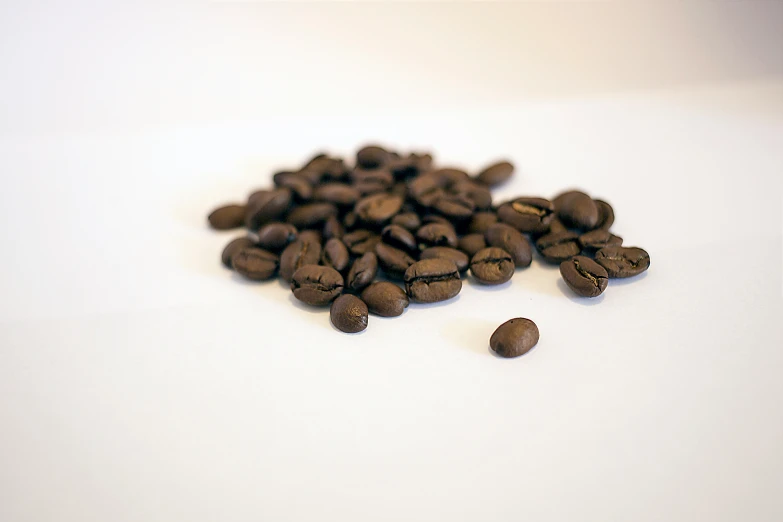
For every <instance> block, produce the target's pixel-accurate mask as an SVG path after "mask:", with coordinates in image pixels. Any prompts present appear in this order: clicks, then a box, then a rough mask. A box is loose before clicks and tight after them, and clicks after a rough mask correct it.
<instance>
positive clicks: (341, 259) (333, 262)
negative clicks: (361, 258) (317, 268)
mask: <svg viewBox="0 0 783 522" xmlns="http://www.w3.org/2000/svg"><path fill="white" fill-rule="evenodd" d="M350 261H351V256H350V255H349V254H348V248H347V247H346V246H345V243H343V242H342V241H340V240H339V239H337V238H336V237H333V238H332V239H330V240H329V241H327V242H326V244H325V245H324V248H323V253H322V254H321V264H323V265H324V266H330V267H332V268H334V269H335V270H337V271H338V272H344V271H345V269H346V268H348V263H349V262H350Z"/></svg>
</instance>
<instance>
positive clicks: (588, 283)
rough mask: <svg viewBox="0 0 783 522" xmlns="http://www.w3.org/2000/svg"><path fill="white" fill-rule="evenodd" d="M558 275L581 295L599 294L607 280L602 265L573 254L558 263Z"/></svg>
mask: <svg viewBox="0 0 783 522" xmlns="http://www.w3.org/2000/svg"><path fill="white" fill-rule="evenodd" d="M560 275H562V276H563V280H564V281H565V282H566V284H567V285H568V287H569V288H570V289H571V290H573V291H574V292H576V293H577V294H579V295H581V296H582V297H597V296H599V295H601V294H602V293H603V291H604V290H606V285H607V283H608V282H609V274H607V273H606V270H605V269H604V267H602V266H601V265H599V264H598V263H596V262H595V261H593V260H592V259H590V258H589V257H585V256H574V257H572V258H571V259H569V260H568V261H563V262H562V263H560Z"/></svg>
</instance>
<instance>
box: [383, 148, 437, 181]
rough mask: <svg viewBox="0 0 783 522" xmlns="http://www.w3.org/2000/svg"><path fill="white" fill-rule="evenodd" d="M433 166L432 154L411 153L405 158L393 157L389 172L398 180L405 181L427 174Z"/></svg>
mask: <svg viewBox="0 0 783 522" xmlns="http://www.w3.org/2000/svg"><path fill="white" fill-rule="evenodd" d="M431 166H432V156H431V155H430V154H416V153H411V154H408V155H407V156H405V157H396V158H395V157H392V158H391V160H390V161H389V170H390V171H391V173H392V174H393V175H394V177H395V178H396V179H400V180H404V179H408V178H413V177H415V176H418V175H419V174H421V173H422V172H426V171H428V170H429V169H430V167H431Z"/></svg>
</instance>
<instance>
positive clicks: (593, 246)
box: [579, 228, 623, 254]
mask: <svg viewBox="0 0 783 522" xmlns="http://www.w3.org/2000/svg"><path fill="white" fill-rule="evenodd" d="M622 244H623V238H621V237H619V236H615V235H614V234H612V233H611V232H609V230H607V229H605V228H596V229H595V230H591V231H590V232H585V233H584V234H582V235H581V236H579V245H581V247H582V250H583V251H584V252H586V253H588V254H595V253H596V252H597V251H599V250H601V249H602V248H604V247H608V246H620V245H622Z"/></svg>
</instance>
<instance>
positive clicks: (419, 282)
mask: <svg viewBox="0 0 783 522" xmlns="http://www.w3.org/2000/svg"><path fill="white" fill-rule="evenodd" d="M404 280H405V291H406V293H407V294H408V297H410V299H411V300H413V301H415V302H417V303H437V302H439V301H445V300H447V299H451V298H452V297H454V296H456V295H457V294H458V293H459V291H460V290H461V289H462V281H460V278H459V271H458V270H457V265H455V264H454V263H453V262H451V261H449V260H448V259H424V260H422V261H417V262H416V263H414V264H412V265H411V266H410V267H409V268H408V270H406V271H405V277H404Z"/></svg>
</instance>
